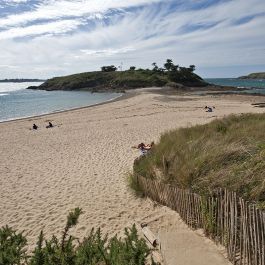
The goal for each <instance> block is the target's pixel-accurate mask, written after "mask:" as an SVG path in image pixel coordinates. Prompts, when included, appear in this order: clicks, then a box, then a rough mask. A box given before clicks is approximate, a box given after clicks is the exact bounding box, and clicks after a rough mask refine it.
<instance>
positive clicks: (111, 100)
mask: <svg viewBox="0 0 265 265" xmlns="http://www.w3.org/2000/svg"><path fill="white" fill-rule="evenodd" d="M117 93H118V92H117ZM121 94H122V95H120V96H117V97H115V98H113V99H109V100H106V101H104V102H100V103H96V104H92V105H88V106H83V107H76V108H72V109H66V110H58V111H53V112H49V113H43V114H39V115H33V116H26V117H20V118H15V119H10V120H5V121H0V125H1V124H4V123H10V122H15V121H23V120H27V119H34V118H39V117H45V116H50V115H53V114H60V113H64V112H69V111H75V110H80V109H86V108H91V107H95V106H100V105H104V104H108V103H110V102H115V101H118V100H122V99H123V97H124V98H127V97H126V96H125V95H126V93H121Z"/></svg>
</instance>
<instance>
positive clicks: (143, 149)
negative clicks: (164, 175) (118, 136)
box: [132, 142, 155, 155]
mask: <svg viewBox="0 0 265 265" xmlns="http://www.w3.org/2000/svg"><path fill="white" fill-rule="evenodd" d="M154 144H155V143H154V142H151V144H144V143H140V144H138V145H135V146H132V148H137V149H139V150H140V152H141V155H145V154H147V152H148V151H150V150H151V149H152V147H153V146H154Z"/></svg>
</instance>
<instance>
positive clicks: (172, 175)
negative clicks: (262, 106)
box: [134, 114, 265, 208]
mask: <svg viewBox="0 0 265 265" xmlns="http://www.w3.org/2000/svg"><path fill="white" fill-rule="evenodd" d="M264 132H265V114H244V115H240V116H229V117H226V118H224V119H222V120H215V121H213V122H211V123H209V124H206V125H198V126H194V127H191V128H181V129H178V130H174V131H170V132H167V133H165V134H164V135H162V136H161V139H160V142H159V143H158V144H157V145H156V146H155V148H154V150H153V152H152V153H150V154H149V155H148V156H145V157H144V158H142V159H140V160H138V161H137V163H136V164H135V166H134V174H139V175H142V176H144V177H147V178H156V179H160V180H162V181H163V182H166V183H170V184H172V185H176V186H178V187H180V188H185V189H190V190H192V191H194V192H197V193H200V194H208V193H209V192H210V191H211V190H213V189H215V188H220V187H221V188H227V189H229V190H232V191H235V192H237V193H238V195H240V196H242V197H243V198H245V199H247V200H251V201H256V202H258V204H259V205H260V206H261V207H262V208H263V207H265V136H264Z"/></svg>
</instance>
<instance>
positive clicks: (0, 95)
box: [0, 93, 9, 97]
mask: <svg viewBox="0 0 265 265" xmlns="http://www.w3.org/2000/svg"><path fill="white" fill-rule="evenodd" d="M7 95H9V94H6V93H3V94H2V93H0V97H3V96H7Z"/></svg>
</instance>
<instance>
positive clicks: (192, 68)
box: [189, 64, 195, 73]
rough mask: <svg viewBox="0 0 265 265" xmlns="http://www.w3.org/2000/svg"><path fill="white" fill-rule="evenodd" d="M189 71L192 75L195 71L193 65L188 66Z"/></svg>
mask: <svg viewBox="0 0 265 265" xmlns="http://www.w3.org/2000/svg"><path fill="white" fill-rule="evenodd" d="M189 69H190V71H191V72H192V73H193V72H194V71H195V65H194V64H192V65H190V66H189Z"/></svg>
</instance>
